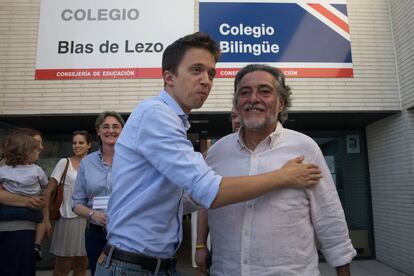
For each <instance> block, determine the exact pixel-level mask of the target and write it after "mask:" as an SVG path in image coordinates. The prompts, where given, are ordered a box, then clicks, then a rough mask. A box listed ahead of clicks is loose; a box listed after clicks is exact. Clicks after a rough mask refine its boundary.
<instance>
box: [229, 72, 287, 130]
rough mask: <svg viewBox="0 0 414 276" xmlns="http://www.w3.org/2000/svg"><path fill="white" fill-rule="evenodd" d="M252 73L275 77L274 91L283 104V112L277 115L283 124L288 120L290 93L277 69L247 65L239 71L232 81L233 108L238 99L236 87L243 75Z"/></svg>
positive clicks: (283, 77) (281, 73)
mask: <svg viewBox="0 0 414 276" xmlns="http://www.w3.org/2000/svg"><path fill="white" fill-rule="evenodd" d="M254 71H265V72H268V73H270V74H271V75H272V76H274V77H275V87H276V91H277V93H279V96H280V97H281V98H282V100H283V102H284V104H285V108H284V110H283V111H282V112H280V113H279V117H278V120H279V121H280V122H281V123H282V124H283V123H284V122H285V121H286V120H287V118H288V113H287V108H288V107H290V106H291V104H292V103H291V98H290V95H291V94H292V92H290V90H291V89H290V87H289V86H287V85H285V76H284V75H283V72H282V71H280V70H279V69H278V68H275V67H272V66H269V65H266V64H249V65H246V66H245V67H243V68H242V69H240V71H239V72H238V73H237V75H236V78H235V79H234V94H233V106H237V102H238V99H239V92H238V86H239V83H240V81H241V80H242V78H243V77H244V76H245V75H247V74H248V73H251V72H254Z"/></svg>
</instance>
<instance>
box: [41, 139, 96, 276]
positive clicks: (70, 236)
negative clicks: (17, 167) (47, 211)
mask: <svg viewBox="0 0 414 276" xmlns="http://www.w3.org/2000/svg"><path fill="white" fill-rule="evenodd" d="M91 147H92V138H91V136H90V135H89V133H88V132H87V131H75V132H74V133H73V136H72V150H73V156H72V157H70V158H62V159H60V160H59V162H58V163H57V164H56V167H55V168H54V170H53V172H52V174H51V175H50V181H49V185H48V188H47V191H46V202H47V203H48V204H50V202H49V199H50V193H51V191H53V190H54V189H56V188H57V186H58V185H59V182H60V179H61V178H62V174H63V172H64V171H65V167H66V165H67V164H68V162H69V164H68V169H67V173H66V177H65V182H64V187H63V201H62V205H61V206H60V208H59V213H60V218H59V219H58V220H57V221H56V224H55V229H54V231H53V236H52V242H51V245H50V253H52V254H54V255H55V267H54V271H53V275H54V276H60V275H64V276H66V275H68V274H69V272H70V271H71V270H72V269H73V275H74V276H83V275H86V269H87V267H88V258H87V256H86V250H85V227H86V220H85V219H84V218H81V217H78V216H77V215H76V214H75V213H73V212H72V194H73V190H74V187H75V181H76V176H77V174H78V170H79V166H80V162H81V160H82V158H83V157H85V156H86V155H87V154H88V152H89V151H90V149H91Z"/></svg>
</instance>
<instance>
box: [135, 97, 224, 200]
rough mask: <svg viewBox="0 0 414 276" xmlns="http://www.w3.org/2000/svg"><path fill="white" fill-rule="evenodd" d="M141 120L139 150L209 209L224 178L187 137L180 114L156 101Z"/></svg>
mask: <svg viewBox="0 0 414 276" xmlns="http://www.w3.org/2000/svg"><path fill="white" fill-rule="evenodd" d="M141 121H145V122H151V126H149V125H148V124H147V125H146V124H143V123H141V122H137V123H138V139H136V141H137V142H136V147H137V151H138V152H139V153H141V154H142V155H143V156H144V157H145V158H146V159H147V160H148V161H149V162H150V163H151V164H152V166H154V167H155V168H156V169H157V170H158V171H159V172H160V173H161V174H162V175H164V176H165V177H166V178H168V180H169V181H171V182H172V183H174V184H176V185H178V186H180V187H182V188H184V190H185V191H186V192H188V193H189V195H190V196H191V197H192V198H193V199H194V200H195V201H196V202H197V203H199V204H201V205H203V206H204V207H205V208H208V207H210V205H211V203H212V202H213V200H214V199H215V197H216V195H217V193H218V190H219V185H220V182H221V179H222V177H221V176H219V175H217V174H216V173H215V172H214V171H213V170H212V169H211V168H210V167H208V166H207V164H206V163H205V161H204V159H203V156H202V154H201V153H198V152H195V151H194V148H193V145H192V144H191V142H190V141H189V140H188V139H187V133H186V132H185V128H184V125H183V122H182V120H181V119H180V117H178V116H177V114H176V113H174V111H173V110H170V109H169V108H168V107H167V106H165V105H164V104H162V103H160V104H156V105H153V106H152V107H151V110H150V111H148V110H147V112H144V113H143V114H142V116H141Z"/></svg>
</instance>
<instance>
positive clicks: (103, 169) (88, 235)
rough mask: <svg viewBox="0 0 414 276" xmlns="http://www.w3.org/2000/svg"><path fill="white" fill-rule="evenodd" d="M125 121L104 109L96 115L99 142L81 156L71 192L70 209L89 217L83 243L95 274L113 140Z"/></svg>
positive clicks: (101, 242) (109, 188) (103, 234)
mask: <svg viewBox="0 0 414 276" xmlns="http://www.w3.org/2000/svg"><path fill="white" fill-rule="evenodd" d="M124 124H125V122H124V119H123V118H122V117H121V115H119V114H118V113H117V112H115V111H104V112H102V113H101V114H99V115H98V117H97V119H96V121H95V128H96V132H97V135H98V137H99V140H100V144H101V146H100V148H99V150H98V151H95V152H92V153H91V154H89V155H87V156H86V157H85V158H83V159H82V161H81V163H80V167H79V171H78V175H77V178H76V184H75V191H74V193H73V196H72V199H73V202H72V206H73V211H74V212H75V213H76V214H77V215H78V216H80V217H83V218H86V219H88V225H87V227H86V230H85V246H86V252H87V254H88V260H89V268H90V270H91V274H92V275H94V274H95V268H96V262H97V260H98V257H99V255H100V254H101V252H102V250H103V248H104V246H105V244H106V231H105V227H106V220H107V215H106V207H105V202H106V201H107V199H108V198H109V196H110V195H111V192H112V175H111V173H112V159H113V157H114V147H115V142H116V140H117V139H118V136H119V135H120V134H121V131H122V128H123V126H124ZM98 201H99V202H100V206H98V203H99V202H98ZM102 202H104V203H103V205H102Z"/></svg>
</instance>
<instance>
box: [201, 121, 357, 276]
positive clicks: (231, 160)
mask: <svg viewBox="0 0 414 276" xmlns="http://www.w3.org/2000/svg"><path fill="white" fill-rule="evenodd" d="M299 155H304V156H305V161H304V162H307V163H310V162H311V163H315V164H317V165H319V167H320V169H321V170H322V173H323V178H322V179H321V180H320V182H319V184H318V185H316V186H314V187H312V188H308V189H280V190H276V191H273V192H271V193H268V194H266V195H264V196H261V197H259V198H256V199H253V200H250V201H247V202H242V203H238V204H232V205H229V206H226V207H223V208H219V209H215V210H209V215H208V219H209V226H210V235H211V242H212V252H213V260H212V267H211V275H214V276H215V275H237V276H239V275H251V276H253V275H254V276H256V275H281V276H288V275H295V276H297V275H301V276H307V275H309V276H316V275H320V272H319V269H318V254H317V249H316V244H315V235H316V238H317V239H318V240H319V241H320V244H321V247H322V248H321V252H322V253H323V255H324V257H325V259H326V260H327V262H328V263H329V264H330V265H331V266H333V267H336V266H340V265H344V264H347V263H349V262H351V260H352V258H353V257H354V256H355V255H356V251H355V250H354V248H353V246H352V244H351V240H350V239H349V234H348V228H347V224H346V221H345V216H344V212H343V209H342V206H341V203H340V201H339V197H338V194H337V191H336V187H335V184H334V183H333V180H332V177H331V174H330V171H329V169H328V167H327V165H326V162H325V159H324V157H323V154H322V152H321V150H320V149H319V147H318V145H317V144H316V143H315V142H314V141H313V140H312V139H311V138H309V137H308V136H306V135H304V134H301V133H299V132H296V131H292V130H289V129H284V128H283V127H282V125H281V124H278V126H277V128H276V130H275V131H274V132H273V133H272V134H271V135H270V136H268V137H267V138H266V139H265V140H264V141H262V142H261V143H260V144H259V145H258V146H257V147H256V149H255V150H254V151H253V152H252V151H250V150H249V149H248V148H247V147H245V145H244V143H243V141H242V140H241V137H240V135H239V133H235V134H230V135H228V136H226V137H224V138H223V139H221V140H220V141H218V142H217V143H216V144H214V145H213V146H212V147H211V149H210V150H209V151H208V154H207V159H206V160H207V164H208V165H210V166H211V167H212V168H213V169H214V170H215V171H216V172H217V173H218V174H220V175H222V176H242V175H255V174H260V173H265V172H269V171H271V170H275V169H279V168H280V167H281V166H283V165H284V164H285V163H286V161H288V160H290V159H293V158H295V157H297V156H299Z"/></svg>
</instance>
